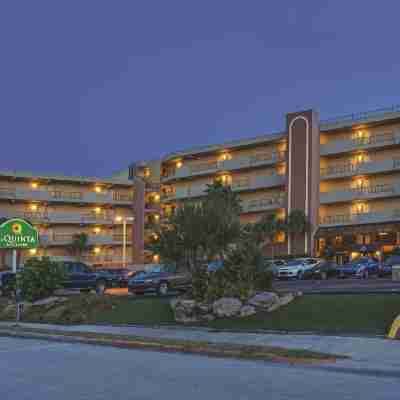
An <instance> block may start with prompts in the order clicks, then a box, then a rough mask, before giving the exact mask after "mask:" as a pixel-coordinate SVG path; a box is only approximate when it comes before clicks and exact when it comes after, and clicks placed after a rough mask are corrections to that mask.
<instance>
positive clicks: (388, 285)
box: [273, 278, 400, 294]
mask: <svg viewBox="0 0 400 400" xmlns="http://www.w3.org/2000/svg"><path fill="white" fill-rule="evenodd" d="M273 285H274V288H275V289H278V290H281V291H288V292H293V291H301V292H303V293H304V294H312V293H322V294H323V293H327V294H329V293H338V294H340V293H394V292H396V293H400V282H397V281H395V282H394V281H392V280H391V279H382V278H371V279H366V280H364V279H353V278H351V279H327V280H323V281H322V280H300V281H298V280H290V281H278V280H277V281H274V283H273Z"/></svg>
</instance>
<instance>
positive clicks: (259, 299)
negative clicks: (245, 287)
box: [248, 292, 279, 308]
mask: <svg viewBox="0 0 400 400" xmlns="http://www.w3.org/2000/svg"><path fill="white" fill-rule="evenodd" d="M248 303H249V305H251V306H254V307H258V308H270V307H271V306H272V305H273V304H275V303H279V297H278V295H277V294H276V293H273V292H261V293H258V294H256V295H255V296H253V297H252V298H251V299H250V300H249V301H248Z"/></svg>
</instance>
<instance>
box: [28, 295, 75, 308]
mask: <svg viewBox="0 0 400 400" xmlns="http://www.w3.org/2000/svg"><path fill="white" fill-rule="evenodd" d="M67 300H68V299H67V298H66V297H56V296H51V297H46V298H45V299H41V300H37V301H35V302H33V303H32V305H34V306H52V305H54V304H56V303H63V302H64V301H67Z"/></svg>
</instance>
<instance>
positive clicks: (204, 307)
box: [197, 303, 212, 315]
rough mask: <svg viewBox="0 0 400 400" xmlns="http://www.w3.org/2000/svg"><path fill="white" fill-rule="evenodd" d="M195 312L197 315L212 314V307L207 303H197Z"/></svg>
mask: <svg viewBox="0 0 400 400" xmlns="http://www.w3.org/2000/svg"><path fill="white" fill-rule="evenodd" d="M197 311H198V312H199V314H202V315H207V314H209V313H210V312H212V305H211V304H207V303H199V304H197Z"/></svg>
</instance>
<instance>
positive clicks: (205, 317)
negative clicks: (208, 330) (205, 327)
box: [200, 314, 215, 321]
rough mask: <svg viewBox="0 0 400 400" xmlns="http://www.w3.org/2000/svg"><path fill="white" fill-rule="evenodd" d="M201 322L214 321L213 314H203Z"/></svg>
mask: <svg viewBox="0 0 400 400" xmlns="http://www.w3.org/2000/svg"><path fill="white" fill-rule="evenodd" d="M200 319H201V320H202V321H214V319H215V316H214V315H213V314H204V315H201V316H200Z"/></svg>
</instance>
